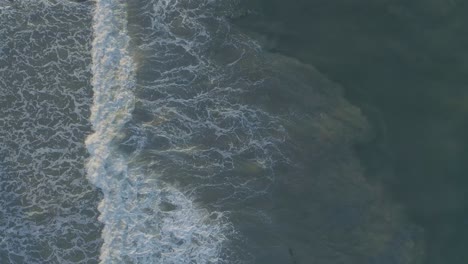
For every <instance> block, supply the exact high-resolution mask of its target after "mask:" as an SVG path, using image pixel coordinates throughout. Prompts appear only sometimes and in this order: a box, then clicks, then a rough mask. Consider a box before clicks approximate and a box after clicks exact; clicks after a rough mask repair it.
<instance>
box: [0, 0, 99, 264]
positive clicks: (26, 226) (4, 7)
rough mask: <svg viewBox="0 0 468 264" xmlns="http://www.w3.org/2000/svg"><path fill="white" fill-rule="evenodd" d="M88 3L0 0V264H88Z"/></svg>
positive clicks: (91, 194)
mask: <svg viewBox="0 0 468 264" xmlns="http://www.w3.org/2000/svg"><path fill="white" fill-rule="evenodd" d="M90 11H91V9H90V7H89V6H88V5H79V4H76V3H72V2H70V1H36V0H35V1H0V237H1V239H0V262H1V263H32V264H34V263H38V264H43V263H97V262H98V256H99V248H100V245H101V243H102V240H101V238H100V235H99V233H100V231H101V228H102V225H101V224H100V223H99V222H98V221H97V214H98V211H97V209H95V208H96V207H97V201H98V200H99V199H100V194H99V192H98V191H96V189H95V188H94V187H93V186H91V185H90V184H89V183H88V181H87V180H86V177H85V169H84V166H83V164H84V162H85V158H86V157H87V152H86V148H85V146H84V139H85V137H86V135H87V134H89V133H90V125H89V122H88V118H89V114H90V111H89V108H90V105H91V100H90V99H91V95H92V89H91V85H90V79H91V74H90V71H89V67H88V66H89V64H90V63H91V56H90V53H89V48H90V42H91V33H92V32H91V30H90V25H91V16H90Z"/></svg>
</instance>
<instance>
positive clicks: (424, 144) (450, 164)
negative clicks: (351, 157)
mask: <svg viewBox="0 0 468 264" xmlns="http://www.w3.org/2000/svg"><path fill="white" fill-rule="evenodd" d="M246 5H247V6H248V7H249V10H250V12H248V13H247V14H246V15H245V16H244V17H242V18H240V19H237V20H236V23H237V24H238V25H239V26H240V27H241V28H243V29H245V30H247V31H250V32H251V33H250V34H251V35H252V36H255V37H256V38H257V39H259V40H260V41H262V42H263V43H264V46H265V47H266V48H267V49H269V50H270V51H272V52H275V53H281V54H286V55H289V56H293V57H295V58H297V59H299V60H300V61H302V62H304V63H308V64H311V65H314V66H315V67H317V68H318V69H319V70H320V71H322V72H323V73H324V74H325V75H327V76H328V77H329V78H330V79H331V80H333V81H335V82H337V83H339V84H340V85H341V86H342V87H343V88H344V90H345V93H346V97H347V98H348V99H349V100H350V101H351V102H352V103H354V104H355V105H356V106H358V107H360V108H361V109H362V111H363V113H364V114H365V116H366V117H367V119H368V120H369V121H370V123H371V125H372V127H373V136H372V137H371V139H370V140H369V141H368V142H366V143H364V144H358V145H356V146H355V148H356V150H357V151H358V153H359V156H360V159H361V162H362V164H363V165H364V167H365V170H366V173H365V174H366V177H367V178H368V179H369V180H370V181H372V182H374V183H376V184H381V185H382V186H383V188H384V190H385V193H386V194H387V195H389V196H390V197H392V198H391V199H392V200H394V201H396V202H397V203H398V204H399V205H401V206H402V207H403V210H404V212H405V215H406V216H408V217H409V219H410V221H411V222H412V223H414V224H416V225H418V226H420V227H421V228H422V229H423V234H424V241H425V258H424V261H423V263H428V264H429V263H430V264H435V263H466V261H467V260H468V253H467V251H466V250H465V249H466V246H467V244H468V226H467V225H466V219H467V218H468V201H467V194H468V180H467V178H466V172H467V169H468V167H467V165H466V164H467V162H466V161H467V158H468V156H467V154H468V153H467V147H468V142H467V136H466V135H467V132H468V126H467V125H468V123H467V116H468V104H467V103H468V101H467V95H468V89H467V83H468V77H467V74H466V72H467V62H468V60H467V59H468V57H467V55H468V50H467V48H466V46H467V41H468V37H467V36H468V35H467V30H468V27H467V24H468V20H467V19H466V12H467V10H468V5H467V3H466V2H463V1H439V0H431V1H398V0H387V1H359V3H358V2H357V1H354V2H353V1H320V0H310V1H300V0H296V1H274V0H273V1H271V0H265V1H253V2H252V1H249V3H246ZM395 263H396V262H395Z"/></svg>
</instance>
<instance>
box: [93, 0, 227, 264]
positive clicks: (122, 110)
mask: <svg viewBox="0 0 468 264" xmlns="http://www.w3.org/2000/svg"><path fill="white" fill-rule="evenodd" d="M126 24H127V20H126V6H125V3H124V1H119V0H99V1H97V2H96V9H95V10H94V41H93V67H92V71H93V75H94V76H93V82H92V83H93V87H94V104H93V107H92V109H91V110H92V115H91V122H92V124H93V129H94V133H93V134H92V135H90V136H89V137H88V138H87V140H86V145H87V147H88V151H89V153H90V154H91V157H90V159H89V161H88V164H87V171H88V178H89V179H90V181H91V182H92V183H94V184H95V185H96V186H98V187H99V188H100V189H101V190H102V191H103V193H104V198H103V200H102V201H101V203H100V206H99V211H100V212H101V215H100V218H99V219H100V221H102V222H103V223H104V224H105V227H104V230H103V233H102V237H103V239H104V244H103V246H102V249H101V263H165V264H171V263H174V264H176V263H177V264H180V263H219V255H220V248H221V245H222V242H223V241H224V240H225V237H224V235H223V231H224V226H223V224H221V223H222V222H223V221H222V220H223V216H222V214H215V213H214V214H213V213H208V212H207V211H205V210H202V209H200V208H198V207H197V206H195V205H194V203H193V202H192V201H191V199H190V198H189V197H187V196H186V195H184V194H183V193H182V192H180V191H178V190H177V189H176V188H174V187H171V186H168V185H164V184H162V183H160V182H158V180H157V176H158V175H157V173H154V174H148V173H145V174H143V173H142V172H141V171H140V170H139V168H138V167H136V166H133V167H132V166H130V165H129V163H130V160H131V159H132V157H130V156H126V155H125V154H123V153H121V152H120V151H119V149H118V147H119V144H118V142H119V140H121V139H122V130H123V128H124V126H125V124H127V123H128V122H129V121H130V118H131V113H132V110H133V109H134V102H135V98H134V94H133V90H134V85H135V76H134V74H135V72H134V71H135V63H134V60H133V58H132V57H131V56H130V54H129V41H130V39H129V36H128V34H127V25H126Z"/></svg>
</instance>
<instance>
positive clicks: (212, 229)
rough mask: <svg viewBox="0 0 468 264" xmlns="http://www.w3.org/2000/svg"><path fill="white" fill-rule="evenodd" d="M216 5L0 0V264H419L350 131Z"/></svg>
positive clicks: (318, 78)
mask: <svg viewBox="0 0 468 264" xmlns="http://www.w3.org/2000/svg"><path fill="white" fill-rule="evenodd" d="M244 12H245V10H244V9H243V8H242V6H241V5H240V4H239V3H237V2H236V1H233V0H132V1H124V0H96V1H93V2H84V3H77V2H72V1H65V0H60V1H59V0H57V1H53V0H50V1H46V0H44V1H27V0H23V1H15V2H10V1H1V0H0V22H1V26H0V74H1V75H0V82H1V87H0V95H1V96H0V100H1V101H0V107H1V110H2V111H1V114H0V124H1V126H0V138H1V141H0V158H1V159H0V177H1V183H0V186H1V187H0V188H1V192H0V195H1V214H0V234H1V238H2V239H1V240H0V245H1V247H0V259H1V263H167V264H171V263H174V264H176V263H190V264H192V263H198V264H202V263H281V264H283V263H321V264H322V263H323V264H326V263H369V264H371V263H379V264H385V263H408V264H413V263H420V257H421V255H422V251H421V244H422V243H421V232H420V230H419V229H418V228H416V227H414V226H412V225H410V224H408V222H407V221H406V219H405V218H404V216H403V214H402V213H401V211H400V209H399V208H398V207H397V206H396V205H394V204H392V202H391V201H389V200H388V199H387V198H386V197H385V196H384V195H383V194H382V192H381V190H380V188H379V186H375V185H372V184H370V183H368V182H367V181H366V179H365V178H364V177H363V176H362V169H361V167H360V164H359V162H358V160H357V158H356V157H355V155H354V152H353V151H352V148H351V146H352V145H353V144H354V143H355V142H356V141H357V140H362V139H364V138H365V137H366V136H367V134H368V125H367V122H366V120H365V119H364V118H363V116H362V115H361V113H360V110H359V109H358V108H356V107H354V106H352V105H351V104H349V103H348V102H347V101H346V100H344V98H343V96H342V93H341V89H340V87H338V86H337V85H336V84H334V83H333V82H331V81H329V80H327V79H326V78H325V77H324V76H323V75H321V74H320V73H319V72H318V71H317V70H315V69H314V68H313V67H312V66H309V65H305V64H302V63H300V62H298V61H297V60H295V59H292V58H288V57H285V56H281V55H275V54H271V53H269V52H266V51H265V50H264V49H263V48H262V46H261V44H260V43H258V42H256V41H254V40H252V39H251V38H250V37H248V36H247V35H245V34H244V33H243V32H242V31H240V30H239V29H238V28H237V27H235V26H233V25H232V23H231V22H230V19H231V18H233V17H237V16H240V15H242V14H244Z"/></svg>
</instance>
